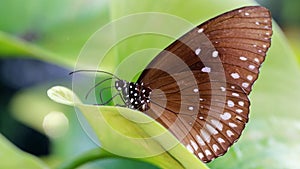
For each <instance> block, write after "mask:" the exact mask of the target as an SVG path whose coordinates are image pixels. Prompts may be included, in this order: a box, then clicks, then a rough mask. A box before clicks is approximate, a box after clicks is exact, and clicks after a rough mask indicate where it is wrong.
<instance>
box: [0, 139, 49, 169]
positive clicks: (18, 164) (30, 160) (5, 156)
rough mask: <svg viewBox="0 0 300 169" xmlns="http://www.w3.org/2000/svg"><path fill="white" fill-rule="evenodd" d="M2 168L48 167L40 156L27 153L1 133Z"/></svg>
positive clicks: (0, 157) (42, 168)
mask: <svg viewBox="0 0 300 169" xmlns="http://www.w3.org/2000/svg"><path fill="white" fill-rule="evenodd" d="M0 168H3V169H4V168H5V169H16V168H22V169H48V167H47V166H46V165H45V164H43V163H42V161H40V160H39V159H38V158H36V157H34V156H32V155H30V154H27V153H25V152H23V151H21V150H19V149H18V148H17V147H15V146H14V145H13V144H11V143H10V142H9V141H8V140H7V139H6V138H5V137H4V136H3V135H2V134H0Z"/></svg>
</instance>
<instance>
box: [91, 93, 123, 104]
mask: <svg viewBox="0 0 300 169" xmlns="http://www.w3.org/2000/svg"><path fill="white" fill-rule="evenodd" d="M117 96H120V97H121V98H122V96H121V94H120V93H117V94H115V95H113V96H112V97H111V98H110V99H109V100H107V101H105V102H104V103H103V100H102V99H101V104H96V105H107V104H108V103H109V102H111V101H112V100H113V99H114V98H115V97H117ZM123 101H124V100H123Z"/></svg>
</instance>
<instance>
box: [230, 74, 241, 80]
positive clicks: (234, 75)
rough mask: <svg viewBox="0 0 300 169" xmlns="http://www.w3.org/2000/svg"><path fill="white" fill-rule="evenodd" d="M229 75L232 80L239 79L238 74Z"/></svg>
mask: <svg viewBox="0 0 300 169" xmlns="http://www.w3.org/2000/svg"><path fill="white" fill-rule="evenodd" d="M230 75H231V77H232V78H234V79H238V78H240V75H239V74H238V73H231V74H230Z"/></svg>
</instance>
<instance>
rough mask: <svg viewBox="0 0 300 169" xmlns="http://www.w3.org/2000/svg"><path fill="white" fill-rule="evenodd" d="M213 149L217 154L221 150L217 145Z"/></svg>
mask: <svg viewBox="0 0 300 169" xmlns="http://www.w3.org/2000/svg"><path fill="white" fill-rule="evenodd" d="M212 148H213V150H214V152H217V151H218V150H219V149H220V148H219V146H217V145H216V144H214V145H213V146H212Z"/></svg>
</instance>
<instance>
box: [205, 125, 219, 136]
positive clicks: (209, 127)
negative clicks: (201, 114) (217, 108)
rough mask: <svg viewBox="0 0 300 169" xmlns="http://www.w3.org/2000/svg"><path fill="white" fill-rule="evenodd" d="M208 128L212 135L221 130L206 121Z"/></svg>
mask: <svg viewBox="0 0 300 169" xmlns="http://www.w3.org/2000/svg"><path fill="white" fill-rule="evenodd" d="M206 128H207V130H208V132H209V133H211V134H212V135H215V134H218V133H219V132H218V131H217V130H216V129H215V128H213V127H212V126H211V125H209V124H208V123H206Z"/></svg>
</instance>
